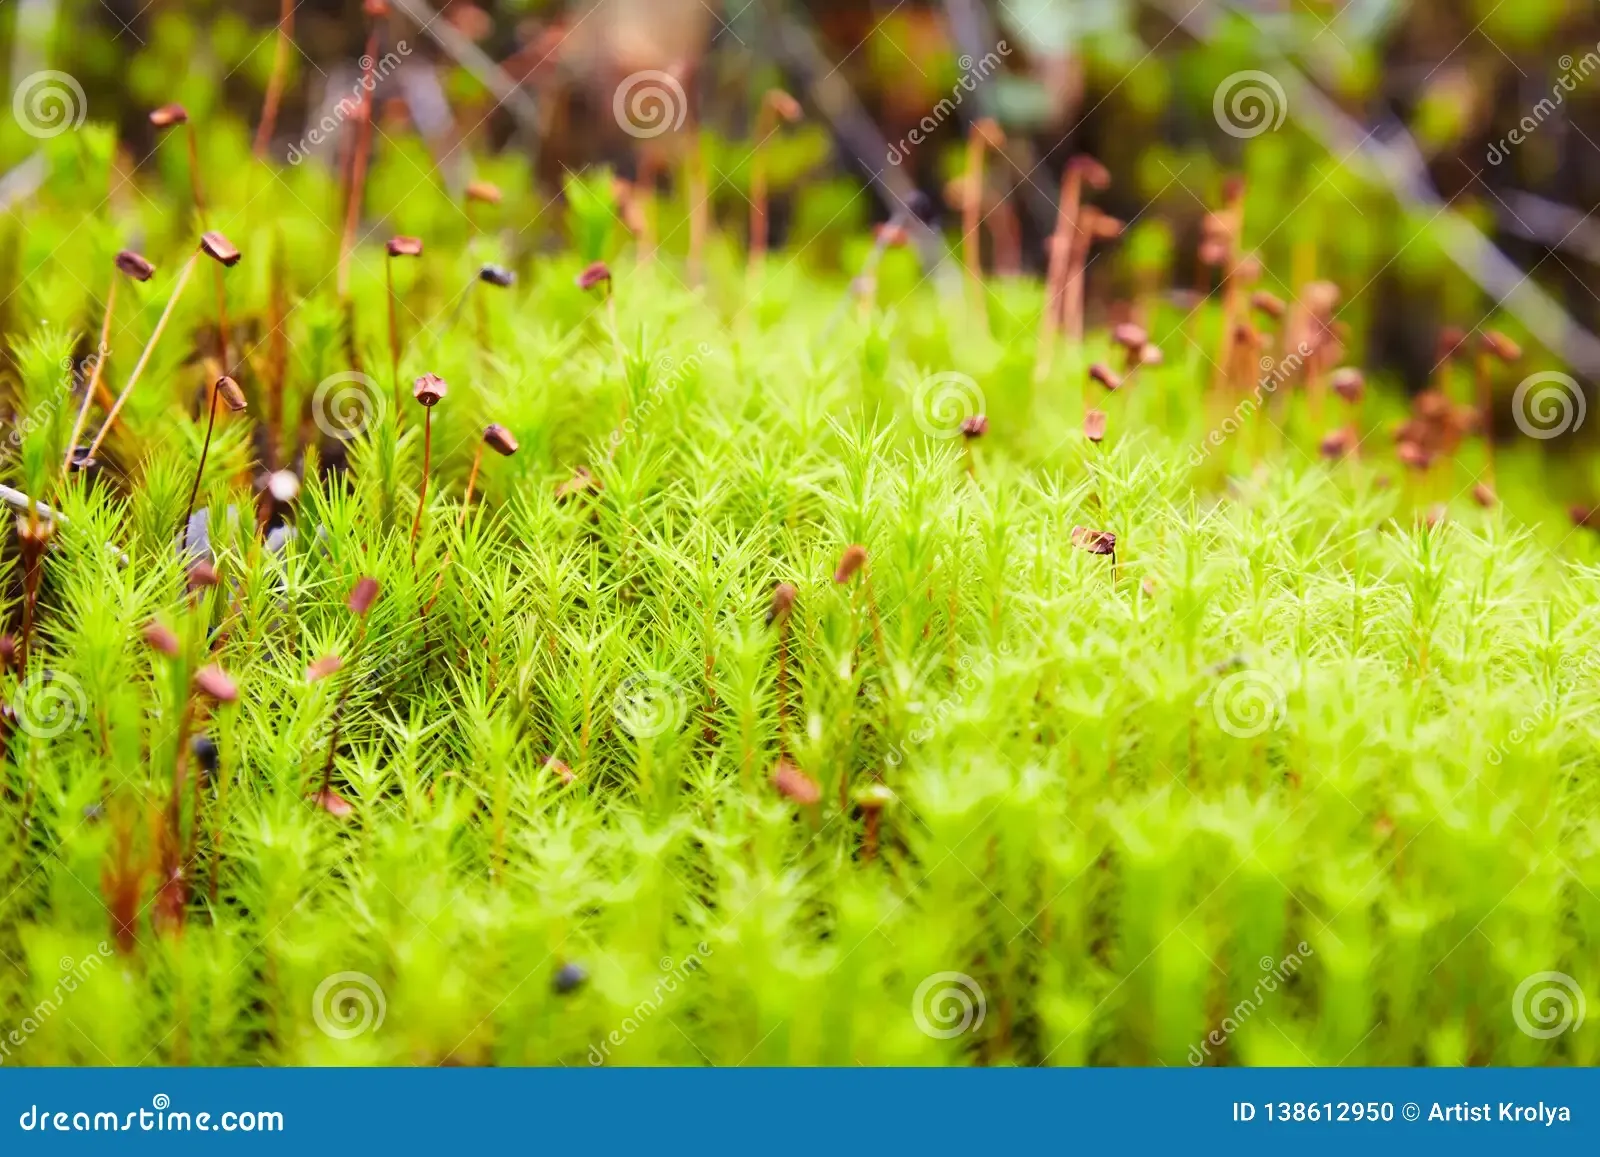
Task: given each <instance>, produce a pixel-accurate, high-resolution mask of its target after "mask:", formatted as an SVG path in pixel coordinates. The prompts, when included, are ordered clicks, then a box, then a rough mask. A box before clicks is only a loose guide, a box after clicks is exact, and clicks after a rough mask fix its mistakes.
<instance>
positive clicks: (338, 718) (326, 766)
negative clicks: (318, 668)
mask: <svg viewBox="0 0 1600 1157" xmlns="http://www.w3.org/2000/svg"><path fill="white" fill-rule="evenodd" d="M366 639H367V620H366V617H365V616H363V617H362V619H361V626H360V627H358V628H357V629H356V641H355V645H354V646H353V647H352V648H351V654H352V667H351V670H350V671H348V672H346V674H345V677H344V682H343V684H341V686H340V687H339V700H338V702H337V703H335V704H334V705H333V725H332V727H331V728H330V729H329V731H328V754H327V755H326V756H325V757H324V758H323V761H322V787H321V788H320V789H319V790H318V792H317V796H318V798H319V800H321V801H323V806H324V807H326V806H327V804H326V800H327V798H328V792H329V790H330V789H331V788H332V786H333V757H334V755H335V753H337V752H338V750H339V731H340V728H341V727H342V726H343V724H344V708H345V704H346V703H348V702H349V700H350V688H351V686H352V685H353V684H354V683H355V669H354V662H356V661H359V659H360V657H361V654H362V651H363V650H364V648H363V646H362V644H363V643H365V642H366Z"/></svg>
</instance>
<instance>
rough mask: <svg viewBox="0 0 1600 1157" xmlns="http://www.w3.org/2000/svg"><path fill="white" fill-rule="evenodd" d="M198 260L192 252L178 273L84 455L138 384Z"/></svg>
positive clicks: (91, 451) (92, 448)
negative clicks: (163, 306) (144, 341)
mask: <svg viewBox="0 0 1600 1157" xmlns="http://www.w3.org/2000/svg"><path fill="white" fill-rule="evenodd" d="M199 260H200V254H199V253H198V252H196V253H194V254H193V255H191V256H190V258H189V260H188V262H187V263H186V264H185V265H184V267H183V270H182V271H181V272H180V273H179V274H178V283H177V284H176V285H174V286H173V287H172V296H171V297H170V298H168V299H167V308H166V309H164V310H162V311H161V320H159V321H157V322H156V328H155V331H154V332H153V333H151V335H150V340H149V341H147V342H146V343H145V346H144V352H143V353H141V354H140V355H139V362H138V364H137V365H135V366H134V367H133V373H131V374H129V375H128V382H127V384H126V385H125V386H123V387H122V393H120V394H118V395H117V400H116V401H115V402H114V403H113V404H112V406H111V412H110V413H109V414H107V415H106V420H105V422H104V424H102V425H101V427H100V433H98V434H96V435H95V439H94V441H93V442H92V443H91V444H90V446H89V452H88V454H87V455H86V457H89V458H93V457H94V455H95V451H96V450H98V449H100V443H101V442H103V441H105V437H106V433H107V432H108V431H109V430H110V429H111V425H112V423H113V422H115V421H116V419H117V414H118V413H119V412H121V410H122V407H123V405H124V404H125V403H126V402H127V400H128V397H129V395H131V394H132V393H133V387H134V386H136V385H138V384H139V375H140V374H141V373H143V372H144V367H145V365H146V364H147V363H148V362H149V361H150V355H151V353H152V352H153V351H154V350H155V348H156V342H158V341H159V340H161V334H162V331H163V330H165V329H166V328H167V322H168V321H170V320H171V319H172V311H173V310H174V309H175V308H176V307H177V304H178V298H179V297H180V296H182V294H183V287H184V286H185V285H187V284H189V277H190V275H191V274H192V273H194V266H195V262H197V261H199Z"/></svg>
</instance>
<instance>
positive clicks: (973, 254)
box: [961, 124, 986, 314]
mask: <svg viewBox="0 0 1600 1157" xmlns="http://www.w3.org/2000/svg"><path fill="white" fill-rule="evenodd" d="M985 144H986V137H985V134H984V130H983V127H982V126H981V125H977V124H975V125H973V127H972V129H971V131H970V132H969V133H968V134H967V171H966V178H965V180H964V182H963V184H962V194H961V256H962V262H963V263H964V264H965V265H966V267H967V281H968V284H969V285H970V286H971V288H972V301H973V308H975V309H977V310H978V311H979V313H980V314H981V313H982V312H983V305H984V301H983V254H982V250H981V248H980V245H979V234H978V228H979V225H980V223H981V222H982V219H983V149H984V145H985Z"/></svg>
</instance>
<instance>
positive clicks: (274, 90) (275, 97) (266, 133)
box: [254, 0, 295, 160]
mask: <svg viewBox="0 0 1600 1157" xmlns="http://www.w3.org/2000/svg"><path fill="white" fill-rule="evenodd" d="M294 10H295V0H283V3H282V7H281V8H280V9H279V13H278V44H277V47H276V48H275V49H274V50H273V54H272V75H271V77H269V78H268V80H267V95H266V98H265V99H264V100H263V101H262V103H261V123H260V125H258V126H257V128H256V143H255V149H254V152H255V156H256V159H257V160H260V159H261V158H263V157H265V156H266V155H267V146H268V145H269V144H271V143H272V132H273V130H274V129H275V128H276V127H277V124H278V105H279V104H280V103H281V102H282V100H283V81H284V77H285V76H286V75H287V73H288V71H289V47H290V45H291V44H292V43H293V42H294Z"/></svg>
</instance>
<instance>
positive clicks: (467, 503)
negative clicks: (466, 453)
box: [460, 440, 483, 526]
mask: <svg viewBox="0 0 1600 1157" xmlns="http://www.w3.org/2000/svg"><path fill="white" fill-rule="evenodd" d="M482 465H483V442H482V441H481V440H480V441H479V442H478V448H477V450H476V451H474V452H473V455H472V469H471V470H469V471H468V472H467V493H466V495H465V497H463V498H462V499H461V523H460V524H461V525H462V526H465V525H466V524H467V512H468V511H469V510H471V509H472V491H473V488H474V487H476V486H477V484H478V468H479V467H481V466H482Z"/></svg>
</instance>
